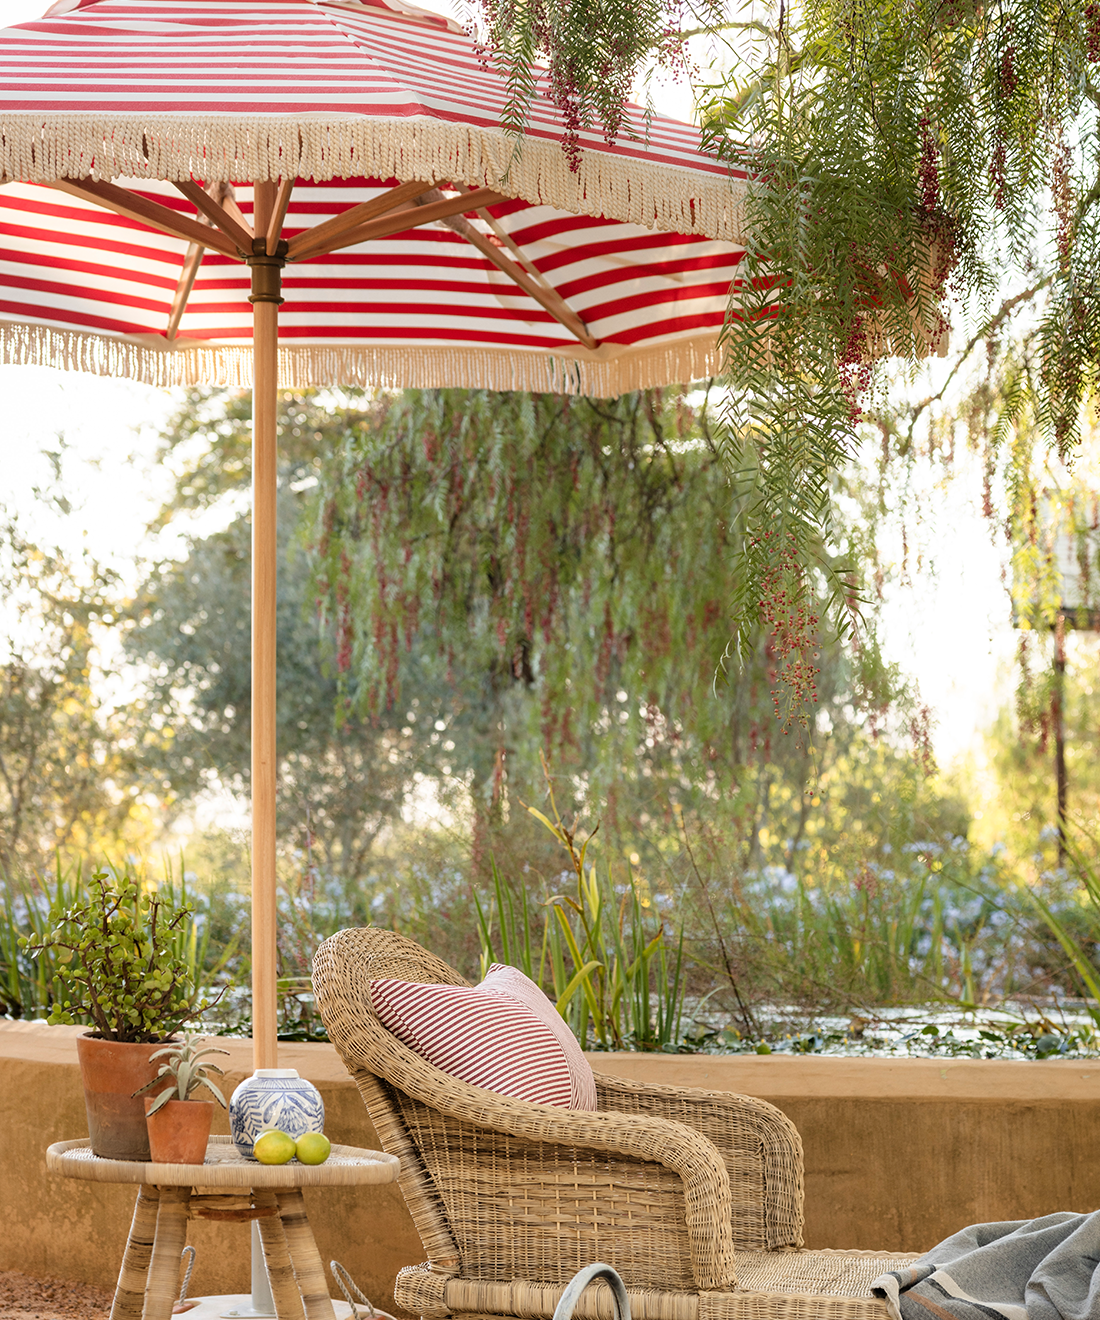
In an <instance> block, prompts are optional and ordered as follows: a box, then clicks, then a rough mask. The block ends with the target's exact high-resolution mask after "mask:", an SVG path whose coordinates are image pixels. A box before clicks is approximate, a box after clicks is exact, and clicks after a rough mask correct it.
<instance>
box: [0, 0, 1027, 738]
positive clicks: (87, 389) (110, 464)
mask: <svg viewBox="0 0 1100 1320" xmlns="http://www.w3.org/2000/svg"><path fill="white" fill-rule="evenodd" d="M46 3H47V0H0V26H7V25H8V24H11V23H17V22H21V21H25V20H27V19H31V18H35V17H37V16H38V15H39V14H41V13H42V11H43V9H44V8H45V7H46ZM436 7H438V8H440V9H442V8H444V5H443V4H442V3H439V0H437V3H436ZM455 7H456V8H457V6H455ZM656 99H657V103H658V106H659V108H661V109H663V110H666V111H667V112H668V113H673V114H678V115H680V116H681V117H684V116H686V115H687V113H688V112H689V108H690V106H689V99H688V95H687V92H686V90H685V89H684V88H682V87H672V88H664V89H658V91H657V94H656ZM0 398H2V400H3V407H4V431H3V440H2V445H3V451H2V454H3V467H2V476H0V501H3V502H4V503H6V504H8V505H9V507H12V508H14V509H16V510H19V511H20V512H21V513H22V514H23V516H24V517H25V518H26V519H27V521H28V523H29V524H30V525H33V526H35V527H36V528H39V529H41V531H40V535H41V536H42V538H43V539H49V540H56V541H58V542H59V543H63V544H64V545H65V546H66V547H68V548H70V549H72V550H76V549H78V548H79V547H80V546H81V545H83V544H86V545H87V546H88V548H89V550H90V551H91V552H92V553H94V554H95V555H96V556H97V557H99V558H100V559H103V560H106V561H108V562H111V563H113V564H114V565H115V566H116V567H118V568H120V569H125V567H126V566H127V565H128V564H129V563H132V561H133V558H134V556H135V554H138V553H140V552H141V550H142V547H143V537H144V527H145V524H146V522H147V520H148V518H149V517H150V515H151V514H152V513H153V512H154V511H155V510H156V508H157V507H158V505H159V502H160V499H161V497H162V496H163V494H164V493H165V492H166V489H167V486H166V481H165V474H163V473H161V472H158V471H157V469H156V467H155V464H154V463H153V461H152V459H153V453H154V449H155V438H156V432H157V428H158V425H159V424H160V423H162V422H163V421H164V419H165V418H166V416H167V415H168V413H169V412H170V411H171V409H172V406H173V396H172V394H171V393H170V392H168V391H163V390H156V389H153V388H151V387H149V386H145V385H139V384H135V383H134V382H132V381H124V380H110V379H102V378H99V377H94V376H84V375H78V374H75V373H71V374H70V373H63V372H60V371H51V370H48V369H45V368H31V367H9V366H0ZM59 436H61V437H63V439H64V453H63V457H62V460H61V462H62V474H63V478H64V482H65V486H66V488H67V493H68V494H69V496H70V498H74V499H75V502H76V507H75V509H74V511H73V512H72V513H71V514H70V515H68V516H67V517H61V516H60V515H59V514H57V513H56V512H55V511H53V510H51V509H50V508H48V507H47V506H46V505H45V504H44V503H43V501H41V500H40V499H38V498H37V497H36V495H35V489H36V488H41V487H44V486H46V485H48V484H49V480H50V476H51V463H50V460H49V459H48V458H47V457H46V453H47V451H51V450H54V451H56V450H57V449H58V437H59ZM977 490H978V480H977V475H976V474H974V479H973V480H970V481H965V482H964V481H956V482H954V483H952V484H951V485H950V486H949V487H947V488H944V487H942V486H940V485H937V483H936V482H935V481H934V480H932V479H927V480H925V482H924V484H923V486H921V485H920V484H919V480H918V486H917V487H916V492H917V494H918V496H919V498H918V506H919V510H920V516H919V518H918V517H917V516H916V515H914V516H912V517H910V518H909V519H908V520H907V533H908V540H909V546H910V569H909V576H910V579H911V584H912V585H911V586H908V587H904V586H896V587H893V588H892V589H891V590H890V593H889V596H888V601H887V606H886V609H885V613H884V625H885V640H886V645H887V650H888V653H889V655H890V658H892V659H894V660H896V661H898V662H899V663H900V664H901V665H902V667H903V669H904V670H905V671H906V672H907V673H908V674H911V675H912V676H914V677H915V678H916V680H917V682H918V683H919V685H920V690H921V694H922V697H923V699H924V701H925V702H926V703H927V704H928V705H929V706H930V707H931V708H932V710H933V714H934V719H935V720H936V724H935V727H934V731H933V732H934V741H935V747H936V751H937V755H938V757H939V759H940V761H941V764H947V763H948V762H950V760H951V759H952V758H953V757H954V756H955V755H956V754H957V753H959V752H961V751H963V750H965V749H966V748H967V747H969V746H970V745H971V743H972V742H973V740H974V738H975V735H976V733H977V731H978V730H979V729H980V728H981V727H982V726H983V725H984V724H986V723H987V722H988V720H989V719H990V717H991V716H992V714H993V711H994V710H995V709H996V707H997V705H998V704H1000V703H1001V702H1003V701H1004V700H1005V699H1006V698H1007V697H1008V695H1009V693H1010V684H1009V683H1008V682H1007V681H1006V679H1005V678H1004V676H1003V671H1004V670H1005V668H1006V662H1007V661H1008V660H1009V658H1010V657H1011V655H1012V651H1013V647H1014V643H1015V638H1014V635H1013V631H1012V629H1011V627H1010V626H1009V623H1008V601H1007V597H1006V595H1005V592H1004V590H1003V588H1002V586H1001V582H1000V575H1001V552H996V551H994V549H993V547H992V545H991V542H990V535H989V530H988V528H987V526H986V525H985V523H984V522H983V520H982V519H981V517H980V515H979V514H978V512H977V500H976V493H977ZM894 560H895V564H897V565H898V566H900V563H901V549H900V538H899V539H898V544H897V546H896V548H895V551H894Z"/></svg>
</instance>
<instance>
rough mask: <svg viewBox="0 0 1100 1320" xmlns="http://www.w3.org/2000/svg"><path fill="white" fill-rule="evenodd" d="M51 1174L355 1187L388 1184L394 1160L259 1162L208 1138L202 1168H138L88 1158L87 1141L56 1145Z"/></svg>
mask: <svg viewBox="0 0 1100 1320" xmlns="http://www.w3.org/2000/svg"><path fill="white" fill-rule="evenodd" d="M46 1167H47V1168H48V1169H49V1170H50V1172H51V1173H61V1174H64V1175H65V1177H66V1178H81V1179H84V1180H85V1181H87V1182H103V1183H144V1184H147V1185H149V1186H155V1187H204V1188H206V1187H209V1188H213V1189H217V1190H222V1189H224V1188H227V1187H286V1188H290V1187H354V1186H357V1185H358V1184H360V1183H387V1182H393V1181H394V1179H395V1177H396V1174H397V1161H396V1160H395V1159H394V1157H393V1156H392V1155H386V1154H383V1153H382V1151H380V1150H360V1149H359V1148H358V1147H357V1146H333V1148H332V1154H331V1155H330V1156H329V1157H328V1159H327V1160H326V1161H325V1162H324V1164H299V1163H298V1162H297V1161H293V1162H292V1163H290V1164H260V1163H258V1162H257V1161H256V1160H248V1159H245V1157H244V1156H243V1155H242V1154H241V1153H240V1151H239V1150H237V1148H236V1146H234V1145H233V1142H232V1140H231V1139H230V1138H229V1137H211V1138H210V1141H209V1143H208V1144H207V1147H206V1160H205V1161H204V1162H203V1163H202V1164H142V1163H141V1162H140V1161H138V1160H106V1159H102V1158H101V1157H100V1156H98V1155H93V1154H92V1146H91V1142H90V1141H88V1139H87V1138H86V1137H85V1138H84V1139H83V1140H80V1141H58V1142H56V1143H55V1144H54V1145H52V1146H50V1147H49V1149H48V1150H47V1151H46Z"/></svg>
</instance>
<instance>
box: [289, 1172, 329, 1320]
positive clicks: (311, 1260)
mask: <svg viewBox="0 0 1100 1320" xmlns="http://www.w3.org/2000/svg"><path fill="white" fill-rule="evenodd" d="M276 1196H277V1197H278V1200H279V1217H280V1219H281V1220H282V1221H283V1231H284V1232H285V1233H286V1246H287V1251H288V1252H289V1253H290V1259H291V1261H292V1263H293V1265H294V1273H295V1275H296V1276H297V1278H298V1287H299V1289H300V1290H301V1293H302V1301H303V1302H304V1303H305V1308H306V1317H307V1320H336V1312H335V1311H334V1310H333V1306H332V1298H331V1297H330V1296H329V1291H328V1280H327V1279H326V1278H325V1265H324V1261H322V1260H321V1253H320V1252H319V1251H318V1250H317V1243H316V1242H315V1241H314V1240H313V1231H312V1229H311V1228H310V1226H309V1220H308V1219H307V1218H306V1203H305V1201H304V1200H303V1199H302V1193H301V1192H300V1191H299V1189H298V1188H297V1187H295V1188H293V1189H292V1190H290V1191H285V1192H283V1191H280V1192H277V1193H276Z"/></svg>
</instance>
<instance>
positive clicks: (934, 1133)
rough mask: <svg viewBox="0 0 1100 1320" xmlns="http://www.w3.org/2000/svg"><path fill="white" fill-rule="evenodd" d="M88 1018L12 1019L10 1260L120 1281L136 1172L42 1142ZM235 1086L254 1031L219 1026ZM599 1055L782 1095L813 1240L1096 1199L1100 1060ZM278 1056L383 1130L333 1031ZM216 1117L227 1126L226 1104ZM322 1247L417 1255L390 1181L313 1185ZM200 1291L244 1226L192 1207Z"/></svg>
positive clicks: (5, 1175) (8, 1054)
mask: <svg viewBox="0 0 1100 1320" xmlns="http://www.w3.org/2000/svg"><path fill="white" fill-rule="evenodd" d="M78 1034H79V1028H66V1027H49V1028H47V1027H42V1026H38V1025H35V1024H25V1023H18V1022H0V1116H2V1122H3V1147H2V1155H0V1269H19V1270H23V1271H25V1272H27V1273H29V1274H37V1275H52V1276H56V1277H60V1278H69V1279H77V1280H82V1281H84V1282H88V1283H97V1284H100V1285H102V1286H106V1287H111V1286H113V1284H114V1281H115V1278H116V1276H117V1272H118V1265H119V1260H120V1258H121V1253H122V1247H123V1244H124V1242H125V1237H126V1230H127V1228H128V1225H129V1219H130V1213H131V1209H132V1206H133V1189H132V1188H129V1187H112V1186H102V1185H98V1184H91V1183H79V1182H73V1181H69V1180H67V1179H60V1178H55V1177H52V1176H50V1175H49V1174H47V1172H46V1168H45V1160H44V1152H45V1148H46V1146H47V1145H49V1144H50V1143H51V1142H54V1141H62V1140H65V1139H67V1138H71V1137H74V1136H82V1135H84V1133H85V1132H86V1125H85V1119H84V1101H83V1093H82V1090H81V1085H80V1074H79V1069H78V1067H77V1063H76V1047H75V1037H76V1035H78ZM221 1043H222V1044H224V1045H225V1046H226V1048H228V1049H229V1050H230V1052H231V1058H230V1059H229V1060H226V1061H224V1062H226V1065H227V1071H228V1073H229V1076H228V1077H227V1082H228V1085H229V1087H230V1088H232V1087H233V1086H235V1085H236V1084H237V1082H238V1081H239V1080H240V1079H241V1078H242V1077H244V1076H245V1075H246V1074H247V1073H248V1072H250V1071H251V1047H250V1045H249V1043H248V1042H247V1041H226V1042H221ZM589 1057H590V1059H591V1061H592V1065H593V1067H594V1068H596V1069H597V1070H599V1071H604V1072H609V1073H617V1074H619V1075H621V1076H626V1077H634V1078H637V1079H640V1080H645V1081H657V1082H664V1083H667V1084H671V1085H677V1086H680V1085H683V1086H702V1087H707V1088H714V1089H720V1090H730V1091H744V1092H747V1093H748V1094H751V1095H756V1096H760V1097H762V1098H763V1099H766V1100H770V1101H771V1102H772V1103H773V1104H775V1105H777V1106H778V1107H779V1108H780V1109H782V1110H783V1111H784V1112H785V1113H787V1114H788V1115H789V1116H790V1117H791V1119H792V1120H793V1121H794V1123H795V1125H796V1126H797V1127H798V1129H799V1131H800V1132H801V1133H802V1140H803V1143H804V1146H805V1152H806V1218H807V1225H806V1242H807V1245H808V1246H814V1247H865V1248H880V1249H890V1250H905V1251H921V1250H924V1249H926V1248H928V1247H930V1246H932V1245H933V1244H934V1243H935V1242H936V1241H937V1240H939V1239H940V1238H942V1237H945V1236H946V1235H947V1234H949V1233H951V1232H953V1231H954V1230H955V1229H957V1228H960V1227H962V1225H964V1224H967V1223H972V1222H976V1221H980V1220H999V1219H1017V1218H1028V1217H1031V1216H1034V1215H1040V1214H1044V1213H1047V1212H1049V1211H1051V1210H1058V1209H1061V1210H1078V1211H1083V1210H1093V1209H1096V1208H1097V1207H1098V1206H1100V1159H1098V1158H1097V1151H1098V1150H1100V1061H1097V1063H1095V1064H1092V1063H1078V1062H1068V1061H1065V1060H1046V1061H1043V1062H1039V1063H1016V1062H1007V1061H1005V1062H1002V1061H999V1060H989V1061H981V1062H978V1061H970V1060H931V1059H902V1060H893V1059H828V1058H815V1057H812V1056H809V1057H791V1056H775V1055H772V1056H770V1057H758V1056H755V1055H753V1056H725V1057H714V1056H705V1055H695V1056H683V1055H681V1056H676V1055H639V1054H593V1055H590V1056H589ZM280 1063H281V1065H282V1066H284V1067H291V1068H297V1069H298V1070H299V1072H300V1073H301V1074H302V1075H303V1076H305V1077H308V1078H309V1079H310V1080H311V1081H312V1082H314V1083H315V1085H317V1086H318V1087H319V1089H320V1090H321V1093H322V1095H323V1097H324V1101H325V1109H326V1114H327V1123H326V1130H327V1131H328V1133H329V1135H330V1136H331V1137H332V1139H333V1140H334V1141H337V1142H346V1143H349V1144H353V1145H360V1146H377V1145H378V1140H377V1137H376V1135H375V1132H374V1129H373V1128H372V1127H371V1124H370V1121H369V1120H368V1118H367V1115H366V1111H365V1110H364V1108H363V1104H362V1101H361V1100H360V1098H359V1094H358V1092H357V1091H356V1089H355V1087H354V1085H353V1084H352V1082H351V1079H350V1078H349V1077H348V1076H347V1074H346V1072H345V1071H344V1068H343V1065H342V1064H341V1063H340V1062H339V1060H338V1059H337V1058H336V1055H335V1052H334V1051H333V1049H332V1048H331V1047H330V1046H327V1045H283V1046H281V1047H280ZM215 1123H216V1130H217V1131H221V1132H226V1131H228V1126H227V1124H226V1120H225V1117H224V1115H222V1114H221V1113H220V1112H219V1115H218V1117H217V1118H216V1120H215ZM306 1197H307V1204H308V1207H309V1215H310V1221H311V1223H312V1224H313V1227H314V1232H315V1235H316V1237H317V1243H318V1246H319V1248H320V1250H321V1254H322V1257H323V1258H324V1260H325V1261H326V1262H327V1261H328V1260H329V1259H331V1258H333V1257H335V1258H336V1259H338V1260H340V1261H342V1262H343V1264H344V1265H345V1266H347V1268H348V1269H349V1270H350V1271H351V1273H352V1276H353V1277H354V1278H355V1279H356V1280H357V1281H358V1282H359V1283H360V1285H361V1286H362V1287H363V1288H364V1289H365V1291H366V1292H367V1293H368V1295H369V1296H370V1297H371V1298H372V1300H373V1301H374V1302H375V1303H376V1304H377V1305H380V1306H386V1305H387V1304H388V1303H389V1304H392V1296H391V1293H390V1289H391V1287H392V1284H393V1279H394V1276H395V1275H396V1273H397V1271H398V1269H399V1268H400V1267H401V1266H402V1265H407V1264H412V1263H414V1262H416V1261H419V1260H421V1259H423V1252H422V1251H421V1248H420V1243H419V1239H418V1238H417V1236H416V1233H415V1231H414V1229H413V1226H412V1222H411V1220H410V1219H409V1216H408V1214H407V1212H406V1210H405V1208H404V1205H403V1203H402V1201H401V1196H400V1193H399V1192H398V1191H397V1189H396V1188H393V1187H383V1188H358V1189H357V1188H348V1189H331V1190H315V1191H313V1192H312V1193H311V1192H310V1191H307V1192H306ZM191 1241H192V1242H193V1243H194V1244H195V1246H196V1248H197V1262H196V1270H195V1276H194V1279H193V1281H192V1285H191V1292H192V1295H203V1294H210V1293H230V1292H246V1291H247V1290H248V1287H249V1281H248V1230H247V1227H246V1226H243V1225H237V1224H217V1225H215V1224H212V1223H210V1222H201V1221H200V1222H197V1223H194V1224H193V1225H192V1232H191Z"/></svg>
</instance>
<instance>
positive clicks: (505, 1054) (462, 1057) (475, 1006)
mask: <svg viewBox="0 0 1100 1320" xmlns="http://www.w3.org/2000/svg"><path fill="white" fill-rule="evenodd" d="M370 998H371V1003H372V1004H373V1005H374V1010H375V1012H376V1013H377V1014H378V1016H379V1018H380V1019H381V1021H382V1023H383V1025H384V1026H386V1027H387V1028H388V1029H389V1030H390V1031H392V1032H393V1034H394V1035H395V1036H396V1037H397V1039H398V1040H400V1041H401V1042H402V1043H403V1044H405V1045H407V1046H408V1047H409V1048H410V1049H413V1050H415V1051H416V1052H417V1054H419V1055H421V1056H422V1057H423V1058H425V1059H427V1061H428V1062H429V1063H431V1064H434V1065H435V1066H436V1067H437V1068H439V1069H441V1070H442V1071H443V1072H445V1073H450V1075H451V1076H452V1077H457V1078H459V1079H460V1080H461V1081H464V1082H469V1083H470V1085H471V1086H481V1087H484V1088H485V1090H487V1091H496V1092H498V1093H499V1094H500V1095H508V1096H511V1097H512V1098H513V1099H515V1100H527V1101H529V1102H531V1103H533V1104H537V1105H559V1106H560V1107H561V1108H563V1109H568V1108H569V1107H570V1104H571V1101H572V1090H573V1086H572V1077H571V1075H570V1071H569V1062H568V1060H567V1059H566V1057H565V1051H564V1050H563V1049H562V1047H561V1042H560V1041H559V1040H558V1039H557V1038H556V1036H555V1035H554V1033H553V1032H552V1031H551V1030H550V1028H549V1027H548V1026H547V1025H546V1024H545V1023H544V1022H540V1021H539V1019H538V1018H537V1017H536V1016H535V1014H534V1013H533V1012H532V1011H531V1010H530V1009H529V1008H527V1007H526V1005H524V1004H521V1003H520V1002H519V1000H517V999H514V998H513V997H512V996H511V995H508V994H504V993H502V992H500V991H497V990H482V989H480V988H479V987H475V986H465V985H421V984H419V983H418V982H415V981H394V980H389V979H385V980H377V981H371V982H370Z"/></svg>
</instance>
